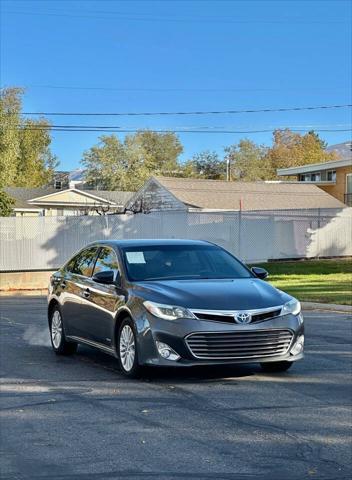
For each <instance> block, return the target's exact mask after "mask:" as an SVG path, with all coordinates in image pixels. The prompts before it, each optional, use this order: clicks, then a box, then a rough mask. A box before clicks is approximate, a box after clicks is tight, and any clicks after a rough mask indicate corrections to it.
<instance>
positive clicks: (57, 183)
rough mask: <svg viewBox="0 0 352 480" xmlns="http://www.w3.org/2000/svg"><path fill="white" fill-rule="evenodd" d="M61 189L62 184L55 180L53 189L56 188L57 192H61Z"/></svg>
mask: <svg viewBox="0 0 352 480" xmlns="http://www.w3.org/2000/svg"><path fill="white" fill-rule="evenodd" d="M61 187H62V182H61V180H55V182H54V188H56V189H57V190H61Z"/></svg>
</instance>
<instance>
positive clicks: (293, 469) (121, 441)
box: [0, 297, 352, 480]
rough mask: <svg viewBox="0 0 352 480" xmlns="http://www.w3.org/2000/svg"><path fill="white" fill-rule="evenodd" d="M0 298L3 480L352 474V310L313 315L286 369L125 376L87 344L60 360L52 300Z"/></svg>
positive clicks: (241, 368)
mask: <svg viewBox="0 0 352 480" xmlns="http://www.w3.org/2000/svg"><path fill="white" fill-rule="evenodd" d="M0 305H1V307H0V308H1V337H0V338H1V340H0V341H1V345H0V347H1V358H0V360H1V364H0V367H1V377H2V380H1V396H2V400H1V418H0V427H1V439H0V441H1V445H0V446H1V467H0V468H1V479H4V480H5V479H6V480H7V479H8V480H10V479H11V480H14V479H16V480H19V479H49V480H54V479H58V480H59V479H60V480H61V479H62V480H64V479H65V480H68V479H70V480H71V479H77V480H83V479H87V480H98V479H99V480H101V479H105V478H106V479H115V478H116V479H135V478H136V479H137V478H143V479H145V480H152V479H153V480H154V479H155V480H156V479H157V480H159V479H163V480H164V479H166V480H173V479H214V480H215V479H219V480H221V479H226V480H229V479H240V478H246V479H255V478H260V479H272V480H275V479H277V480H279V479H280V480H291V479H304V478H319V479H339V480H341V479H345V478H346V479H347V478H350V477H351V474H352V468H351V464H352V462H351V452H352V445H351V429H350V425H351V411H352V410H351V404H352V401H351V400H352V399H351V395H352V391H351V365H352V364H351V337H352V318H351V316H348V315H345V314H337V313H331V312H329V313H323V312H309V313H308V312H307V313H306V314H305V319H306V357H305V359H304V360H303V361H301V362H298V363H297V364H295V365H294V366H293V367H292V369H291V370H290V371H289V372H287V373H283V374H275V375H273V374H265V373H263V372H262V371H261V370H260V367H259V366H257V365H252V366H250V365H245V366H236V367H227V368H223V367H222V368H209V367H208V368H196V369H194V368H193V369H187V370H182V371H180V370H173V369H157V370H155V369H154V370H148V371H147V372H146V376H145V378H144V379H142V380H128V379H125V378H124V377H123V376H122V375H121V373H120V372H119V370H118V367H117V362H116V360H115V359H114V358H112V357H109V356H107V355H105V354H103V353H100V352H98V351H95V350H93V349H90V348H88V347H83V346H82V347H79V349H78V353H77V354H76V355H74V356H72V357H58V356H56V355H55V354H54V353H53V352H52V350H51V347H50V342H49V335H48V330H47V320H46V303H45V299H44V298H35V297H22V298H19V297H18V298H14V297H12V298H4V297H3V298H0Z"/></svg>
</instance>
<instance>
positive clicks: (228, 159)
mask: <svg viewBox="0 0 352 480" xmlns="http://www.w3.org/2000/svg"><path fill="white" fill-rule="evenodd" d="M230 180H231V178H230V155H227V157H226V181H227V182H229V181H230Z"/></svg>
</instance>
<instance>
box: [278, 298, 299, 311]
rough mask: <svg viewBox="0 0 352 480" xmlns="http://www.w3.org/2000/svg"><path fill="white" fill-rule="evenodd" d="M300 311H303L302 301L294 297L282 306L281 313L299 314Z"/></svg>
mask: <svg viewBox="0 0 352 480" xmlns="http://www.w3.org/2000/svg"><path fill="white" fill-rule="evenodd" d="M300 311H301V303H300V302H299V301H298V300H296V299H295V298H292V299H291V300H290V301H289V302H287V303H285V305H284V306H283V307H282V310H281V315H288V314H289V313H291V314H292V315H298V314H299V313H300Z"/></svg>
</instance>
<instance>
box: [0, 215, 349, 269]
mask: <svg viewBox="0 0 352 480" xmlns="http://www.w3.org/2000/svg"><path fill="white" fill-rule="evenodd" d="M351 232H352V208H345V209H343V210H331V209H329V210H320V209H318V210H306V211H302V210H299V211H298V210H296V211H293V210H288V211H271V212H216V213H207V212H189V213H187V212H154V213H150V214H137V215H106V216H82V217H9V218H0V243H1V249H0V271H25V270H45V269H48V270H49V269H56V268H58V267H60V266H61V265H62V264H63V263H64V262H65V261H66V260H67V259H69V258H70V256H72V254H73V253H74V252H76V251H77V250H78V249H80V248H81V247H83V246H85V245H87V244H88V243H90V242H93V241H95V240H103V239H128V238H191V239H202V240H208V241H210V242H214V243H217V244H218V245H221V246H223V247H225V248H226V249H227V250H229V251H231V252H232V253H234V254H235V255H236V256H238V257H239V258H241V259H242V260H243V261H245V262H247V263H251V262H252V263H254V262H261V261H267V260H269V259H288V258H311V257H330V256H331V257H335V256H336V257H338V256H346V255H352V242H351Z"/></svg>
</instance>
